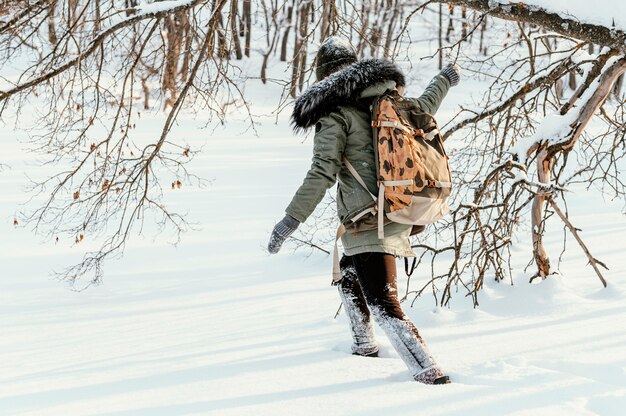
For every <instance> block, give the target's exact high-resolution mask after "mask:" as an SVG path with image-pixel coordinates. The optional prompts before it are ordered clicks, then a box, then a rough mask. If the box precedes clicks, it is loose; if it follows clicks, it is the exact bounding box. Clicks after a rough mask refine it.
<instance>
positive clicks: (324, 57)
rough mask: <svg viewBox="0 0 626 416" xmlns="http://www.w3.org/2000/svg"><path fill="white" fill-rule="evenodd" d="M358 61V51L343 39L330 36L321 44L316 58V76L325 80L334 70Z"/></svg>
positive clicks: (319, 79)
mask: <svg viewBox="0 0 626 416" xmlns="http://www.w3.org/2000/svg"><path fill="white" fill-rule="evenodd" d="M356 61H358V58H357V56H356V52H355V51H354V49H353V48H352V46H350V44H349V43H348V42H346V41H344V40H343V39H340V38H337V37H335V36H330V37H328V38H326V40H325V41H324V42H323V43H322V45H321V46H320V49H319V50H318V51H317V56H316V58H315V62H316V64H315V76H316V77H317V80H318V81H321V80H323V79H324V78H326V77H327V76H329V75H330V74H332V73H333V72H335V71H337V70H339V69H341V68H342V67H344V66H346V65H350V64H353V63H355V62H356Z"/></svg>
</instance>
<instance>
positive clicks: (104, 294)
mask: <svg viewBox="0 0 626 416" xmlns="http://www.w3.org/2000/svg"><path fill="white" fill-rule="evenodd" d="M444 111H445V108H444ZM190 123H191V121H190ZM243 130H244V128H243V125H238V124H237V123H234V127H233V125H229V126H227V127H226V128H224V129H219V130H217V131H216V132H215V133H214V135H213V137H211V138H207V136H208V132H203V131H201V132H200V134H198V132H197V131H196V130H190V133H193V134H195V135H196V136H198V137H197V138H196V139H195V140H196V142H197V143H198V142H200V143H205V142H206V144H207V149H206V150H205V151H204V152H203V154H202V155H201V157H200V158H199V159H198V160H196V161H195V162H194V166H193V168H194V171H195V172H196V173H198V174H200V175H202V176H204V177H206V178H208V179H212V183H211V184H210V185H209V186H207V187H206V188H204V189H195V188H192V187H183V188H182V189H181V190H176V191H172V192H175V194H173V195H175V196H174V197H172V198H171V199H172V202H173V203H174V205H175V206H177V207H178V208H180V209H181V210H184V209H189V215H190V219H191V220H193V221H196V222H198V223H199V227H200V228H201V230H200V231H197V232H191V233H189V234H187V235H185V236H184V239H183V241H182V243H181V244H180V245H179V246H178V247H173V246H170V245H168V244H167V243H166V242H165V241H164V239H163V238H157V239H156V240H153V239H151V238H148V237H146V238H141V237H140V238H135V239H133V240H132V242H131V244H130V245H129V247H128V248H127V250H126V254H125V256H124V258H123V259H121V260H119V261H117V262H112V263H109V264H108V266H109V267H108V269H107V273H106V276H105V281H104V284H103V285H101V286H97V287H92V288H89V289H88V290H86V291H83V292H74V291H70V290H68V289H67V288H66V287H65V286H64V285H63V284H61V283H59V282H57V281H55V280H53V279H50V278H48V272H49V271H50V270H51V269H53V268H55V267H58V266H62V265H64V264H65V265H66V264H67V263H68V262H69V261H71V260H73V259H74V257H73V254H72V251H76V252H79V250H80V247H75V248H67V247H65V246H63V245H61V244H59V245H54V244H50V243H47V242H44V243H41V242H40V240H38V239H37V237H34V236H32V234H30V233H29V232H28V231H27V230H25V229H22V228H19V227H18V228H15V227H13V225H12V218H13V213H14V210H16V209H17V208H18V207H19V204H20V203H21V202H23V201H24V200H25V196H24V195H23V194H22V193H21V192H20V190H21V187H22V185H23V183H24V177H23V172H21V171H16V170H17V168H15V166H18V165H19V160H20V158H21V156H20V153H19V150H18V149H19V147H17V146H15V145H11V144H10V140H9V138H10V136H11V131H10V130H8V128H5V129H4V130H3V132H2V136H3V137H4V139H3V142H2V149H3V151H2V154H3V155H7V154H8V153H7V152H11V153H10V154H9V157H8V158H7V159H8V160H11V161H13V166H14V167H13V169H12V170H5V171H4V172H3V173H1V174H0V183H1V184H2V189H3V196H2V205H1V209H2V212H1V216H2V219H3V221H2V222H1V225H0V235H1V236H2V238H1V240H0V264H1V265H2V266H1V280H0V334H1V336H0V357H2V358H1V359H0V414H2V415H126V414H127V415H138V414H145V415H182V414H198V415H204V414H216V415H231V414H232V415H248V414H258V415H282V414H298V415H309V414H310V415H313V414H322V415H334V414H336V415H354V414H360V415H361V414H362V415H365V414H372V415H374V414H389V415H400V414H407V415H409V414H410V415H415V414H420V415H459V414H464V415H470V414H476V415H485V414H494V415H495V414H498V415H500V414H533V415H537V414H546V415H555V414H567V415H596V414H597V415H603V416H604V415H621V414H622V412H623V409H624V408H625V407H626V348H625V347H624V345H626V282H625V279H624V276H625V275H626V261H625V260H624V255H623V252H624V248H625V245H624V238H623V236H624V235H625V234H626V220H625V219H624V217H623V216H622V215H621V214H620V209H621V208H622V207H621V204H619V203H617V204H611V203H609V202H605V201H603V200H602V199H601V198H589V196H588V195H585V194H583V193H580V194H571V195H569V199H570V201H571V202H570V212H571V215H572V218H573V219H574V221H575V223H576V225H577V226H578V227H580V228H582V229H583V235H584V237H585V239H586V242H587V244H588V245H589V247H590V249H591V250H592V252H593V253H594V255H596V256H597V257H598V258H600V259H601V260H603V261H604V262H606V263H607V265H608V266H609V267H610V268H611V270H610V271H608V272H606V277H607V279H608V280H609V285H610V286H609V288H608V289H601V285H600V282H599V281H598V279H597V277H596V276H595V275H594V273H593V271H592V269H591V268H590V267H587V266H586V265H585V262H586V261H585V259H584V257H583V256H582V254H581V252H580V250H579V248H578V247H577V246H575V245H574V242H573V240H572V239H571V238H570V240H569V251H568V253H567V255H566V256H565V257H564V261H563V264H562V267H561V270H562V272H563V277H559V278H551V279H549V280H547V281H545V282H543V283H541V284H539V285H529V284H527V283H526V277H525V275H524V274H523V271H522V268H523V266H524V265H525V263H526V262H527V261H528V259H529V247H527V246H525V245H521V244H520V245H518V246H517V248H516V250H517V251H518V253H517V255H519V261H518V266H519V268H518V269H517V270H516V274H517V275H518V277H517V279H516V280H515V283H516V284H515V286H510V285H509V284H506V283H505V284H495V283H492V282H490V283H489V284H488V286H487V288H486V289H485V290H484V291H483V292H482V294H481V298H480V301H481V307H480V309H477V310H474V309H473V308H472V307H471V305H470V303H469V302H468V301H467V302H466V301H465V300H463V299H458V300H457V301H455V302H454V305H453V306H452V308H451V309H442V310H435V309H434V307H433V301H432V299H430V298H429V297H424V298H421V299H419V300H418V301H417V302H416V303H415V306H414V307H413V308H408V305H407V306H406V308H407V312H408V314H409V315H410V316H411V318H412V319H413V320H414V321H415V322H416V323H417V325H418V326H419V328H420V329H421V330H422V333H423V335H424V337H425V338H426V340H427V341H428V342H429V344H430V347H431V349H432V351H433V353H434V355H435V356H436V357H437V359H438V360H439V361H440V362H441V365H442V366H443V367H444V368H445V369H446V370H447V371H448V372H449V373H450V375H451V377H452V379H453V380H454V384H451V385H448V386H425V385H420V384H418V383H416V382H414V381H412V380H411V377H410V374H409V373H408V371H407V370H406V369H405V367H404V365H403V363H402V362H401V361H400V359H399V358H398V357H397V356H396V354H395V352H394V351H393V349H392V348H391V346H390V344H389V343H388V342H387V341H386V340H385V338H384V336H383V334H382V333H379V335H380V337H379V339H380V342H381V344H382V357H381V358H378V359H368V358H359V357H355V356H352V355H350V337H349V332H348V327H347V321H346V319H345V318H344V317H343V316H342V317H340V318H339V319H337V320H334V319H333V316H334V314H335V311H336V310H337V307H338V306H339V297H338V295H337V293H336V290H335V288H333V287H331V286H330V285H329V279H330V274H329V273H330V259H329V258H328V257H327V256H326V255H324V254H321V253H313V254H312V255H308V253H302V252H296V253H295V254H294V253H293V252H292V251H291V250H290V247H289V245H287V246H286V247H285V249H284V250H283V252H281V253H280V254H279V255H277V256H272V257H270V256H269V255H268V254H266V252H265V251H264V246H265V244H266V240H267V237H268V235H269V231H270V230H271V228H272V226H273V224H274V222H275V221H276V220H277V219H279V218H280V216H281V215H282V212H283V209H284V206H285V205H286V203H287V202H288V201H289V199H290V196H291V194H292V192H293V191H294V190H295V189H296V187H297V186H298V184H299V183H300V181H301V177H302V175H303V174H304V172H305V171H306V169H307V167H308V164H309V157H310V154H309V153H310V147H311V141H310V140H307V141H304V142H302V141H301V140H299V139H297V138H294V137H293V136H292V134H291V133H290V131H289V128H288V126H287V122H286V120H285V119H284V118H281V120H280V122H279V124H278V125H276V126H274V125H272V123H271V121H270V119H269V118H268V119H265V120H264V124H263V125H262V126H261V132H262V137H261V138H257V137H253V136H252V135H251V134H250V133H246V134H242V135H240V134H239V133H240V132H242V131H243ZM199 136H204V137H199ZM190 140H192V139H191V136H190ZM242 149H245V150H242ZM277 181H278V182H279V184H278V185H277ZM251 208H252V209H251ZM554 226H555V227H560V225H558V224H557V223H555V224H554ZM560 237H561V236H560V234H559V233H558V232H556V233H553V234H552V237H551V238H552V240H550V241H549V247H553V250H554V251H553V253H555V255H556V254H557V253H558V252H559V251H558V243H559V241H558V240H559V238H560ZM418 279H420V281H424V279H426V276H419V277H418ZM404 282H405V280H404V279H403V278H401V285H402V284H404ZM416 283H417V282H416Z"/></svg>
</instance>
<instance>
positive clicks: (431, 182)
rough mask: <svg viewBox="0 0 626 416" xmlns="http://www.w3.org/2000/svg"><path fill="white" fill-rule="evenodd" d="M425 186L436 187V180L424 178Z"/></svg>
mask: <svg viewBox="0 0 626 416" xmlns="http://www.w3.org/2000/svg"><path fill="white" fill-rule="evenodd" d="M426 186H427V187H429V188H436V187H437V182H435V180H434V179H426Z"/></svg>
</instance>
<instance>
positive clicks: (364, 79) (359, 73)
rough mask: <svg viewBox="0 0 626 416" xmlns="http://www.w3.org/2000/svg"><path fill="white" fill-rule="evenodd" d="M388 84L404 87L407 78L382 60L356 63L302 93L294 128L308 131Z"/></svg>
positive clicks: (298, 100)
mask: <svg viewBox="0 0 626 416" xmlns="http://www.w3.org/2000/svg"><path fill="white" fill-rule="evenodd" d="M387 80H392V81H395V82H396V85H397V86H398V87H400V86H404V74H402V72H401V71H400V69H398V67H397V66H396V65H395V64H393V63H391V62H389V61H385V60H382V59H364V60H361V61H359V62H356V63H354V64H352V65H350V66H348V67H346V68H344V69H342V70H340V71H337V72H335V73H333V74H331V75H330V76H328V77H327V78H325V79H323V80H322V81H320V82H318V83H315V84H313V85H311V86H310V87H309V88H308V89H307V90H306V91H305V92H304V93H302V95H301V96H300V97H298V99H296V103H295V106H294V109H293V114H292V115H291V124H292V125H293V127H294V129H295V130H296V131H297V130H304V129H308V128H309V127H311V126H313V125H315V123H317V121H318V120H319V119H320V118H322V117H324V116H327V115H328V114H330V113H332V112H333V111H335V110H336V109H337V107H339V106H340V105H346V104H352V103H354V104H356V100H357V99H358V98H359V97H360V95H361V93H362V92H363V90H365V89H366V88H367V87H370V86H372V85H374V84H377V83H380V82H384V81H387Z"/></svg>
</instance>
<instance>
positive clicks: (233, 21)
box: [229, 0, 243, 60]
mask: <svg viewBox="0 0 626 416" xmlns="http://www.w3.org/2000/svg"><path fill="white" fill-rule="evenodd" d="M238 14H239V7H238V6H237V0H230V16H229V19H230V32H231V36H232V37H233V39H232V43H233V46H234V47H235V56H236V57H237V59H238V60H241V59H242V58H243V53H242V52H241V41H240V40H239V33H238V30H237V19H238V17H239V16H238Z"/></svg>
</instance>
